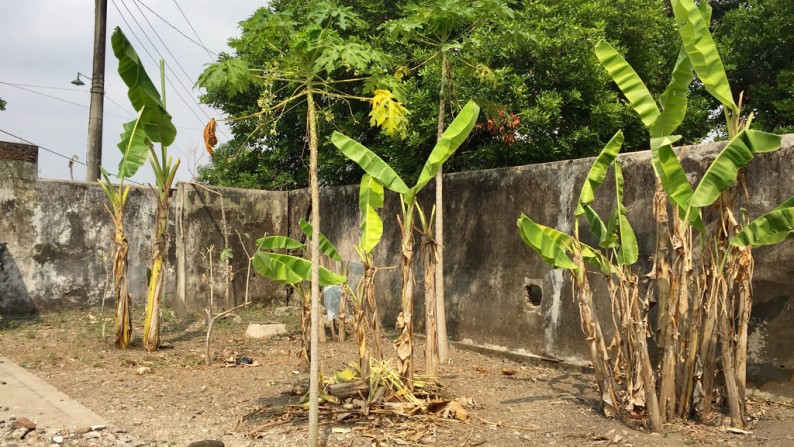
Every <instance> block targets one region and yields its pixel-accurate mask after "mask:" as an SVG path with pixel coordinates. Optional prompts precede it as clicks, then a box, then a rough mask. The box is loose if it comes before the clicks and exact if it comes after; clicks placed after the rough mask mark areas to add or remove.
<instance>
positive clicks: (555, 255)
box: [518, 131, 662, 431]
mask: <svg viewBox="0 0 794 447" xmlns="http://www.w3.org/2000/svg"><path fill="white" fill-rule="evenodd" d="M622 144H623V133H622V132H620V131H618V132H617V133H616V134H615V135H614V136H613V137H612V139H611V140H610V141H609V142H608V143H607V144H606V145H605V146H604V148H603V149H602V151H601V152H600V153H599V155H598V157H596V159H595V161H594V162H593V165H592V166H591V168H590V170H589V172H588V174H587V177H586V179H585V182H584V184H583V186H582V189H581V191H580V194H579V200H578V201H577V205H576V209H575V211H574V216H575V221H574V233H573V235H567V234H564V233H562V232H560V231H558V230H555V229H553V228H549V227H546V226H543V225H541V224H538V223H536V222H534V221H532V219H530V218H529V217H528V216H526V215H524V214H522V215H521V216H520V217H519V219H518V227H519V234H520V235H521V238H522V240H523V241H524V242H525V243H526V244H527V245H528V246H529V247H530V248H532V249H533V250H534V251H535V252H536V253H538V255H540V256H541V258H542V259H543V261H544V262H546V263H547V264H549V265H551V266H552V267H553V268H564V269H567V270H569V271H570V273H571V278H572V283H573V287H574V290H575V293H576V296H577V299H578V301H579V315H580V318H581V322H582V329H583V331H584V332H585V336H586V339H587V343H588V346H589V349H590V354H591V359H592V362H593V366H594V370H595V374H596V381H597V383H598V387H599V390H600V393H601V402H602V405H603V409H604V412H605V414H606V415H607V416H610V417H613V416H617V417H619V418H621V419H625V417H626V414H627V412H628V411H635V412H636V411H638V410H639V407H641V408H644V410H645V412H646V413H647V415H648V419H649V422H650V426H651V429H652V430H654V431H659V430H661V429H662V423H661V419H660V417H659V406H658V400H657V398H656V382H655V377H654V375H653V368H652V366H651V362H650V357H649V355H648V346H647V341H646V338H645V333H646V331H647V313H646V312H645V311H644V307H645V306H642V304H643V303H642V302H641V300H640V299H639V296H638V289H637V283H638V281H637V274H636V272H635V271H634V270H633V267H632V266H633V265H634V264H635V263H636V262H637V260H638V259H639V249H638V244H637V238H636V236H635V234H634V230H633V229H632V227H631V224H630V222H629V220H628V210H627V209H626V207H625V205H624V204H623V191H624V178H623V171H622V169H621V164H620V162H619V161H618V160H617V156H618V153H619V151H620V147H621V146H622ZM612 166H614V176H615V204H616V205H615V208H614V209H613V211H612V212H611V213H610V217H609V219H608V221H607V222H606V223H605V222H604V221H603V220H602V219H601V217H600V216H599V215H598V213H597V212H596V211H595V210H594V209H593V207H592V204H593V202H594V201H595V198H596V194H595V191H596V190H597V188H598V187H599V186H601V184H603V182H604V181H605V180H606V177H607V173H608V170H609V168H610V167H612ZM580 216H584V218H585V219H586V220H587V222H588V223H589V228H590V230H591V232H592V233H593V235H594V236H595V237H596V238H597V240H598V248H596V247H591V246H589V245H587V244H585V243H583V242H581V240H580V238H579V217H580ZM587 264H589V265H590V266H591V267H595V268H597V269H598V270H599V271H600V272H601V273H602V274H603V275H604V276H605V277H606V278H607V281H608V285H609V290H610V292H611V295H612V311H613V321H614V322H615V325H616V327H615V330H614V331H613V340H612V342H611V343H610V344H609V345H607V343H606V340H605V338H604V335H603V332H602V330H601V324H600V322H599V320H598V316H597V313H596V311H595V305H594V303H593V297H592V290H591V288H590V285H589V279H588V276H587V271H588V266H587ZM613 278H614V279H613ZM608 346H609V347H608ZM612 347H615V349H616V350H617V352H616V353H612V352H611V351H610V349H611V348H612ZM620 386H622V387H623V389H622V390H621V389H620Z"/></svg>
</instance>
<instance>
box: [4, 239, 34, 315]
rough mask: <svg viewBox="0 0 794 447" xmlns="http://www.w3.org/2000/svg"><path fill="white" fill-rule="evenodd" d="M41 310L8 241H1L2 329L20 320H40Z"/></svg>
mask: <svg viewBox="0 0 794 447" xmlns="http://www.w3.org/2000/svg"><path fill="white" fill-rule="evenodd" d="M38 320H39V311H38V309H37V308H36V305H35V304H34V303H33V298H31V296H30V293H29V292H28V289H27V286H25V281H24V280H23V278H22V272H20V271H19V267H18V266H17V263H16V260H15V259H14V255H13V254H12V253H11V250H10V249H9V248H8V243H6V242H0V329H5V328H6V327H12V326H14V325H16V324H19V322H20V321H38Z"/></svg>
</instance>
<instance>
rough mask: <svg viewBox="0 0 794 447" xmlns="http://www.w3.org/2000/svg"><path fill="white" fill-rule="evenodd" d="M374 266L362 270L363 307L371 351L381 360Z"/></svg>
mask: <svg viewBox="0 0 794 447" xmlns="http://www.w3.org/2000/svg"><path fill="white" fill-rule="evenodd" d="M376 271H377V270H376V269H375V268H374V267H371V266H367V267H366V268H365V270H364V279H365V281H364V297H365V298H366V300H365V303H364V307H365V309H366V315H367V320H369V327H370V331H371V335H372V353H373V355H374V356H375V359H377V360H378V361H380V360H383V351H382V349H381V345H380V343H381V332H380V316H379V315H378V302H377V301H375V272H376Z"/></svg>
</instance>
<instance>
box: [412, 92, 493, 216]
mask: <svg viewBox="0 0 794 447" xmlns="http://www.w3.org/2000/svg"><path fill="white" fill-rule="evenodd" d="M479 115H480V106H478V105H477V103H476V102H474V101H472V100H469V102H468V103H467V104H466V105H465V106H464V107H463V110H461V111H460V113H459V114H458V116H456V117H455V119H454V120H452V123H450V125H449V127H447V130H445V131H444V133H443V134H442V135H441V138H440V139H439V140H438V142H437V143H436V146H435V147H434V148H433V151H432V152H430V156H429V157H428V158H427V161H426V162H425V165H424V167H423V168H422V172H421V173H420V174H419V179H418V180H417V181H416V185H415V186H414V187H413V188H411V191H410V193H409V194H406V196H407V197H406V201H408V202H410V201H411V199H412V198H414V197H415V196H416V194H418V193H419V191H421V190H422V188H424V187H425V185H426V184H427V182H429V181H430V180H432V179H433V178H434V177H435V176H436V174H437V173H438V171H439V170H440V169H441V165H443V164H444V162H445V161H447V160H448V159H449V157H451V156H452V154H454V153H455V151H456V150H458V147H460V145H461V144H463V142H464V141H466V138H468V136H469V133H471V130H472V129H473V128H474V125H475V124H476V123H477V117H478V116H479Z"/></svg>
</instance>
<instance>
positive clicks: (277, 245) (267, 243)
mask: <svg viewBox="0 0 794 447" xmlns="http://www.w3.org/2000/svg"><path fill="white" fill-rule="evenodd" d="M256 246H257V247H259V249H260V250H302V249H304V248H306V246H305V245H303V244H301V243H300V242H298V241H296V240H295V239H292V238H291V237H287V236H266V237H263V238H259V239H257V240H256Z"/></svg>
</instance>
